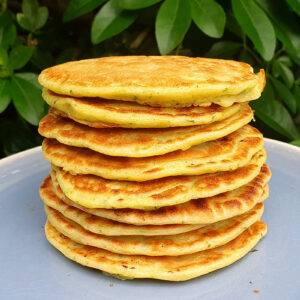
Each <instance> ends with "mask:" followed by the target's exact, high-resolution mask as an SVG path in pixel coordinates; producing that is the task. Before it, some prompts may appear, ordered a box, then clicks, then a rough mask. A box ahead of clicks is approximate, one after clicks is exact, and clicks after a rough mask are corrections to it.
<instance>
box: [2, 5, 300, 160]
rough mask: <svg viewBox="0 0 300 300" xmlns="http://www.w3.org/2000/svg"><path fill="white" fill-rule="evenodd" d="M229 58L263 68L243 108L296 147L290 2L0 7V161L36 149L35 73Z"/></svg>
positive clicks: (296, 30) (296, 83) (298, 73)
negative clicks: (125, 60)
mask: <svg viewBox="0 0 300 300" xmlns="http://www.w3.org/2000/svg"><path fill="white" fill-rule="evenodd" d="M141 54H144V55H160V54H163V55H166V54H172V55H176V54H179V55H188V56H206V57H215V58H225V59H235V60H240V61H244V62H247V63H250V64H251V65H252V66H253V67H254V69H255V71H258V70H259V69H260V68H263V69H265V70H266V75H267V86H266V89H265V92H264V93H263V96H262V97H261V99H260V100H258V101H254V102H253V103H251V105H252V107H253V108H254V109H255V114H256V118H257V119H258V121H257V122H256V123H254V125H255V124H256V125H257V126H258V127H259V129H260V130H262V131H263V133H264V134H265V135H266V136H269V137H274V138H279V139H281V140H284V141H289V142H291V143H292V144H294V145H298V146H299V145H300V134H299V128H300V1H299V0H286V1H273V0H224V1H216V0H143V1H142V0H109V1H108V0H70V1H68V0H63V1H59V0H53V1H46V0H39V1H38V0H23V1H5V0H4V1H1V7H0V157H3V156H5V155H10V154H12V153H15V152H18V151H21V150H24V149H27V148H30V147H34V146H36V145H39V144H40V142H41V137H39V135H38V133H37V125H38V122H39V120H40V119H41V117H42V116H44V115H45V114H46V113H47V111H48V107H47V105H46V104H45V103H44V102H43V100H42V98H41V86H40V85H39V84H38V82H37V75H38V73H40V71H41V70H43V69H44V68H47V67H49V66H52V65H55V64H58V63H63V62H66V61H69V60H76V59H83V58H89V57H101V56H109V55H141Z"/></svg>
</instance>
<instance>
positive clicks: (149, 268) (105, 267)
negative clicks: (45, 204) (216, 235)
mask: <svg viewBox="0 0 300 300" xmlns="http://www.w3.org/2000/svg"><path fill="white" fill-rule="evenodd" d="M45 232H46V237H47V239H48V241H49V242H50V243H51V244H52V245H53V246H54V247H55V248H56V249H58V250H59V251H60V252H62V253H63V254H64V255H65V256H66V257H68V258H69V259H71V260H74V261H76V262H77V263H79V264H81V265H84V266H88V267H91V268H95V269H99V270H102V271H104V272H107V273H110V274H112V275H113V276H116V277H119V278H120V277H121V278H124V279H125V278H127V279H133V278H155V279H162V280H170V281H184V280H188V279H191V278H194V277H198V276H200V275H203V274H207V273H209V272H212V271H214V270H217V269H220V268H223V267H226V266H228V265H230V264H232V263H234V262H235V261H237V260H238V259H240V258H242V257H243V256H244V255H246V254H247V253H248V252H249V251H250V250H251V249H252V248H253V247H254V246H255V245H256V244H257V243H258V242H259V240H260V239H261V238H262V237H263V236H264V235H265V234H266V233H267V226H266V225H265V224H264V223H263V222H261V221H258V222H256V223H254V224H253V225H251V226H250V227H249V228H248V229H246V230H245V231H244V232H243V233H242V234H240V235H239V236H238V237H237V238H235V239H234V240H232V241H230V242H229V243H227V244H225V245H223V246H220V247H217V248H214V249H208V250H205V251H199V252H196V253H193V254H187V255H180V256H175V257H174V256H145V255H122V254H116V253H113V252H110V251H106V250H103V249H100V248H96V247H92V246H86V245H82V244H79V243H76V242H74V241H72V240H71V239H69V238H68V237H66V236H64V235H63V234H62V233H60V232H59V231H57V230H56V229H55V228H54V227H53V226H52V225H51V224H50V223H49V222H47V223H46V226H45Z"/></svg>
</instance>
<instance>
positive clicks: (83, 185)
mask: <svg viewBox="0 0 300 300" xmlns="http://www.w3.org/2000/svg"><path fill="white" fill-rule="evenodd" d="M265 161H266V154H265V150H261V151H259V152H258V153H257V154H255V155H254V156H253V157H252V159H251V161H250V163H249V164H248V165H246V166H244V167H242V168H238V169H236V170H234V171H228V172H217V173H211V174H203V175H199V176H175V177H165V178H161V179H156V180H151V181H143V182H134V181H132V182H130V181H120V180H119V181H117V180H109V179H104V178H101V177H99V176H95V175H84V174H77V175H72V174H71V173H69V172H65V171H63V170H62V169H61V168H56V167H53V168H54V169H55V171H56V179H57V181H58V183H59V186H60V187H61V189H62V191H63V193H64V194H65V195H66V196H67V197H68V198H70V199H71V200H72V201H74V202H76V203H78V204H80V205H83V206H85V207H89V208H138V209H144V210H147V209H156V208H159V207H162V206H169V205H175V204H180V203H183V202H187V201H189V200H191V199H197V198H202V197H211V196H215V195H218V194H221V193H224V192H228V191H231V190H234V189H236V188H239V187H241V186H243V185H245V184H247V183H249V182H250V181H251V180H253V179H254V178H255V177H256V176H258V174H259V173H260V171H261V167H262V166H263V164H264V163H265Z"/></svg>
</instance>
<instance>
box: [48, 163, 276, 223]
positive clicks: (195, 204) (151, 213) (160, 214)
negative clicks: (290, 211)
mask: <svg viewBox="0 0 300 300" xmlns="http://www.w3.org/2000/svg"><path fill="white" fill-rule="evenodd" d="M270 177H271V172H270V170H269V168H268V166H267V165H264V166H263V167H262V170H261V172H260V174H259V175H258V176H257V177H255V178H254V179H253V180H252V181H251V182H249V183H248V184H246V185H244V186H242V187H240V188H238V189H235V190H233V191H230V192H226V193H222V194H219V195H216V196H213V197H208V198H199V199H194V200H190V201H188V202H185V203H182V204H178V205H172V206H164V207H161V208H158V209H155V210H140V209H129V208H127V209H101V208H87V207H85V206H82V205H79V204H77V203H75V202H74V201H72V200H70V199H69V198H68V197H66V195H64V193H63V192H62V190H61V189H60V187H59V185H58V183H57V181H55V180H54V181H53V184H52V188H53V191H54V192H55V194H56V195H57V197H58V198H59V199H60V200H62V201H63V202H64V203H66V204H67V205H70V206H73V207H74V208H78V209H79V210H80V211H85V212H87V213H89V214H92V215H94V216H100V217H104V218H107V219H111V220H115V221H119V222H123V223H128V224H135V225H138V226H140V225H166V224H198V225H199V224H202V225H203V224H205V225H206V224H211V223H214V222H218V221H221V220H225V219H228V218H232V217H234V216H237V215H240V214H243V213H245V212H246V211H248V210H250V209H252V208H253V207H254V206H255V205H256V204H257V203H259V202H261V201H263V200H265V199H266V198H267V197H268V191H269V190H268V186H267V183H268V181H269V179H270ZM46 204H47V203H46ZM54 208H55V207H54ZM67 217H68V216H67ZM72 220H73V221H75V222H77V221H76V220H74V219H72ZM77 223H79V222H77Z"/></svg>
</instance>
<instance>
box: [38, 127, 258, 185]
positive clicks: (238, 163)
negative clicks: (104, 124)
mask: <svg viewBox="0 0 300 300" xmlns="http://www.w3.org/2000/svg"><path fill="white" fill-rule="evenodd" d="M262 148H263V137H262V134H261V133H260V132H259V131H258V130H257V129H255V128H254V127H251V126H249V125H246V126H244V127H243V128H241V129H239V130H237V131H235V132H233V133H232V134H230V135H228V136H226V137H223V138H221V139H218V140H215V141H210V142H206V143H203V144H200V145H197V146H194V147H192V148H190V149H188V150H186V151H181V150H179V151H175V152H172V153H168V154H164V155H160V156H154V157H146V158H128V157H127V158H126V157H111V156H108V155H103V154H101V153H97V152H95V151H92V150H89V149H85V148H79V147H72V146H67V145H64V144H62V143H60V142H58V141H57V140H55V139H47V138H46V139H44V141H43V147H42V150H43V154H44V157H45V158H46V159H47V160H48V161H50V162H51V163H52V164H53V165H56V166H59V167H62V168H63V169H64V170H65V171H68V172H71V173H74V174H77V173H78V174H93V175H97V176H101V177H103V178H107V179H116V180H132V181H145V180H152V179H157V178H162V177H167V176H176V175H201V174H205V173H214V172H220V171H230V170H235V169H237V168H239V167H242V166H245V165H247V164H248V163H249V162H250V160H251V158H252V156H253V155H254V154H255V153H257V152H258V151H259V150H261V149H262Z"/></svg>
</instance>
